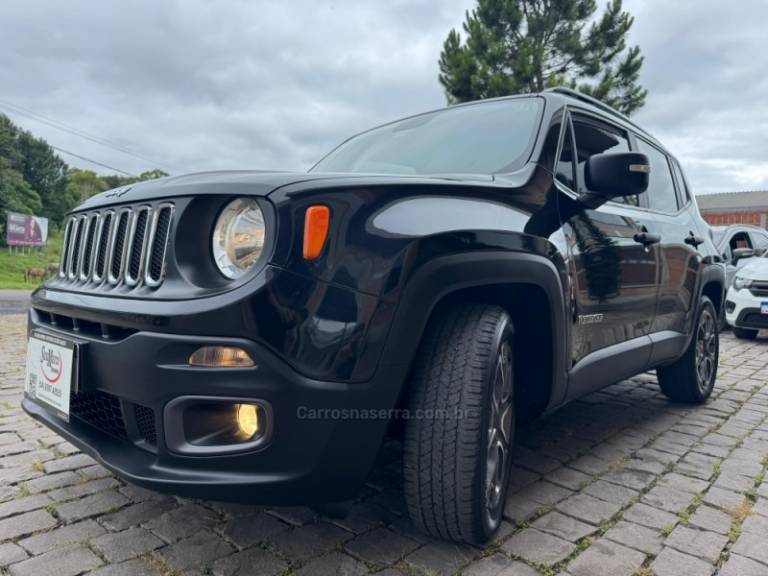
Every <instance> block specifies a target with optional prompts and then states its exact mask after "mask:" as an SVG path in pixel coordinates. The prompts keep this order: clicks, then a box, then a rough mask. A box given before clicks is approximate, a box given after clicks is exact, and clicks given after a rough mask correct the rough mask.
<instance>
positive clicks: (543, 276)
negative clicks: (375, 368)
mask: <svg viewBox="0 0 768 576" xmlns="http://www.w3.org/2000/svg"><path fill="white" fill-rule="evenodd" d="M482 235H484V234H482V233H475V234H474V236H475V240H478V238H477V236H482ZM467 236H469V234H468V235H467ZM490 236H494V235H493V234H490ZM496 236H497V239H500V236H506V237H507V238H506V239H507V240H512V241H519V242H522V243H528V242H531V241H534V242H543V241H542V240H541V239H531V238H523V237H521V236H522V235H514V236H515V237H509V235H506V234H503V235H496ZM488 239H490V238H488ZM440 240H442V241H443V242H446V241H448V239H447V238H431V239H430V241H429V242H426V243H425V245H422V246H420V247H419V248H420V249H419V250H418V253H419V255H421V256H422V258H419V257H418V256H417V257H416V258H417V262H414V265H413V266H412V268H411V270H410V271H409V273H408V278H407V280H406V282H405V285H404V287H403V289H402V292H401V295H400V302H399V304H398V307H397V309H396V312H395V315H394V317H393V320H392V323H391V328H390V336H389V338H388V339H387V343H386V345H385V347H384V351H383V354H382V362H381V366H382V368H386V367H387V366H394V365H402V364H405V365H407V366H410V365H411V363H412V362H413V360H414V358H415V356H416V353H417V351H418V348H419V343H420V340H421V336H422V334H423V333H424V330H425V329H426V326H427V323H428V321H429V318H430V315H431V314H432V311H433V310H434V308H435V307H436V306H437V304H438V303H439V302H440V301H441V300H443V299H444V298H445V297H446V296H449V295H450V294H451V293H455V292H457V291H459V290H464V289H467V288H475V287H486V286H499V285H504V284H529V285H533V286H536V287H538V288H540V289H541V290H543V292H544V293H545V294H546V297H547V300H548V303H549V309H550V312H551V314H550V322H551V326H550V329H551V339H552V350H553V358H554V362H555V365H554V370H553V374H554V381H553V383H552V390H551V394H550V407H553V406H556V405H558V404H559V403H560V402H561V401H562V399H563V398H564V397H565V392H566V379H565V374H566V365H565V362H566V357H567V354H566V350H567V342H568V340H567V338H568V334H569V332H570V330H569V324H568V321H567V318H568V316H567V311H566V302H567V300H566V291H565V289H564V286H565V268H564V265H563V263H562V259H559V260H558V259H557V258H548V257H546V256H544V255H542V254H536V253H530V252H521V251H512V250H501V248H502V246H499V245H496V246H494V245H493V244H485V246H486V249H485V250H478V249H477V248H475V249H474V250H469V246H467V248H468V249H467V250H465V251H457V252H454V253H447V254H442V255H434V254H433V255H432V257H429V258H423V255H424V254H425V253H429V252H432V251H433V250H434V247H431V246H429V245H431V244H434V243H436V242H439V241H440ZM454 240H455V241H459V239H458V238H454ZM465 240H466V241H467V242H468V238H465ZM419 260H420V262H419Z"/></svg>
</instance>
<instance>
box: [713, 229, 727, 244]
mask: <svg viewBox="0 0 768 576" xmlns="http://www.w3.org/2000/svg"><path fill="white" fill-rule="evenodd" d="M724 235H725V228H712V240H713V241H714V243H715V245H717V244H720V240H722V239H723V236H724Z"/></svg>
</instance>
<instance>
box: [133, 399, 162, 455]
mask: <svg viewBox="0 0 768 576" xmlns="http://www.w3.org/2000/svg"><path fill="white" fill-rule="evenodd" d="M133 413H134V415H135V416H136V428H137V429H138V430H139V435H141V437H142V438H143V439H144V441H145V442H146V443H147V444H151V445H152V446H156V445H157V428H156V426H155V411H154V410H152V408H147V407H146V406H142V405H141V404H134V406H133Z"/></svg>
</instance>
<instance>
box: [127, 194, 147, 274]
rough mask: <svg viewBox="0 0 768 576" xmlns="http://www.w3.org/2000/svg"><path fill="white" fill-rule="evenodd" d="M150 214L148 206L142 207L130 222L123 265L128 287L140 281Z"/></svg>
mask: <svg viewBox="0 0 768 576" xmlns="http://www.w3.org/2000/svg"><path fill="white" fill-rule="evenodd" d="M151 214H152V211H151V209H150V208H149V206H142V207H141V208H139V209H138V210H137V211H136V214H135V215H134V217H133V220H132V221H131V231H130V234H129V235H128V247H127V250H126V258H127V263H126V265H125V283H126V284H127V285H128V286H136V285H137V284H138V283H139V280H140V279H141V272H142V268H143V266H144V259H145V256H146V249H147V226H148V225H149V218H150V215H151Z"/></svg>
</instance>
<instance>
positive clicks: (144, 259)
mask: <svg viewBox="0 0 768 576" xmlns="http://www.w3.org/2000/svg"><path fill="white" fill-rule="evenodd" d="M173 218H174V204H172V203H170V202H159V203H151V202H147V203H144V204H134V205H123V206H117V207H114V208H104V209H100V210H91V211H88V212H80V213H78V214H74V215H72V216H70V217H69V218H68V219H67V221H66V224H65V226H64V241H63V246H62V250H61V258H60V264H59V267H60V269H59V274H58V277H56V278H54V279H51V280H50V281H49V282H50V283H51V285H52V286H56V285H66V286H67V287H70V286H72V287H77V286H82V287H83V289H87V290H93V291H108V290H113V289H114V290H120V291H121V292H126V291H130V290H139V289H140V288H142V287H144V286H146V287H148V288H157V287H158V286H160V285H161V284H162V283H163V279H164V277H165V269H166V266H165V260H166V257H167V254H166V252H167V247H168V244H169V239H170V234H171V227H172V225H173Z"/></svg>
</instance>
